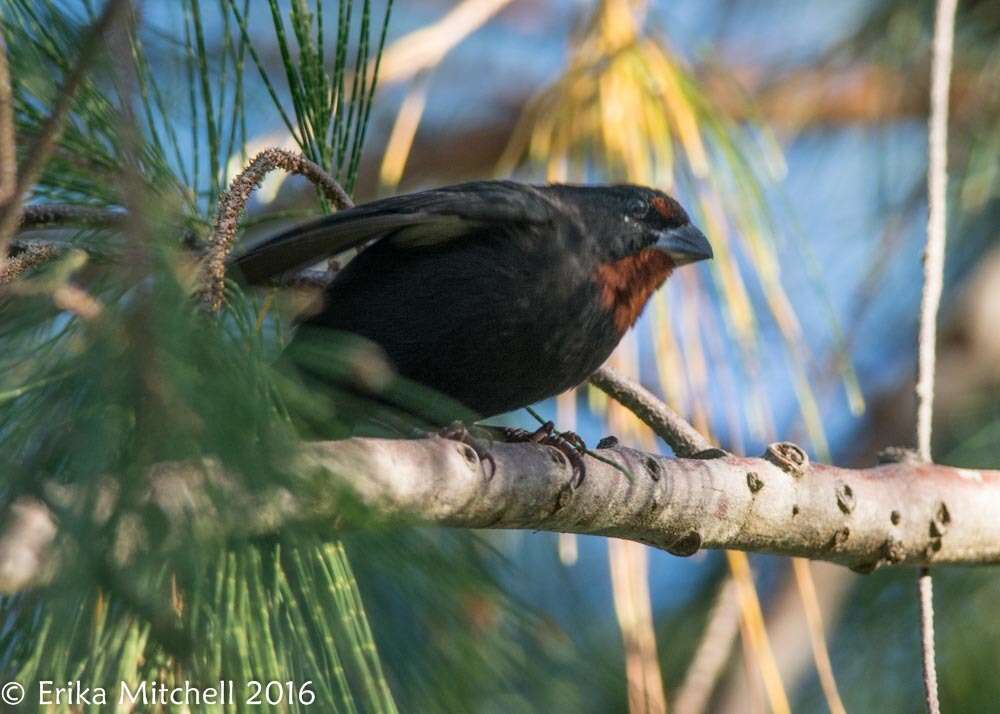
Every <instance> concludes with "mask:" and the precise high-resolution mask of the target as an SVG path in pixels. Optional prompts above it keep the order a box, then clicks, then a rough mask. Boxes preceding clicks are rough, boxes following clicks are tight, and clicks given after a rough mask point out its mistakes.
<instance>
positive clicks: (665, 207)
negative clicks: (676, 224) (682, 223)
mask: <svg viewBox="0 0 1000 714" xmlns="http://www.w3.org/2000/svg"><path fill="white" fill-rule="evenodd" d="M649 203H650V205H652V207H653V208H655V209H656V212H657V213H659V214H660V215H661V216H663V217H664V218H666V219H667V220H668V221H672V220H674V219H675V218H677V211H676V210H675V209H674V207H673V206H671V205H670V202H669V201H667V199H665V198H664V197H663V196H654V197H653V199H652V200H651V201H650V202H649Z"/></svg>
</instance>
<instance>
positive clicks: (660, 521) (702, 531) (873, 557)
mask: <svg viewBox="0 0 1000 714" xmlns="http://www.w3.org/2000/svg"><path fill="white" fill-rule="evenodd" d="M598 453H599V454H600V456H601V457H603V458H605V459H609V460H611V461H614V462H615V463H617V464H619V465H620V466H621V467H622V468H621V470H619V469H618V468H615V467H614V466H611V465H609V464H608V463H605V462H603V461H601V460H598V459H594V458H592V457H589V456H588V457H586V459H585V463H586V477H585V478H584V479H583V482H582V483H581V484H580V485H579V486H578V487H576V488H574V487H573V486H572V485H571V481H572V469H571V466H570V465H569V463H568V462H567V460H566V458H565V457H564V456H563V455H562V454H561V453H559V452H558V451H556V450H555V449H553V448H551V447H547V446H540V445H537V444H502V443H497V444H492V445H490V447H489V454H490V456H491V457H492V461H493V464H490V463H489V462H486V463H481V462H480V460H479V457H478V456H477V455H476V453H475V452H474V451H473V449H472V448H470V447H469V446H467V445H465V444H462V443H459V442H456V441H449V440H446V439H441V438H437V437H434V438H427V439H415V440H402V439H368V438H357V439H348V440H344V441H333V442H318V443H310V444H305V445H303V447H302V452H301V457H300V458H301V470H302V473H303V474H306V475H307V476H308V478H307V480H306V481H305V482H304V483H305V484H306V485H307V486H308V488H304V489H303V493H301V494H297V495H290V494H288V493H287V492H286V491H282V492H280V493H277V494H275V495H274V496H272V497H270V498H268V499H266V502H265V503H260V504H259V505H258V506H256V507H255V508H254V510H255V512H257V513H258V514H259V518H258V520H257V521H256V522H253V521H248V522H246V523H245V524H243V527H245V528H246V529H247V530H249V531H257V532H262V531H273V530H274V529H277V528H280V527H281V524H282V523H284V522H285V521H288V520H298V519H309V520H316V519H319V520H322V521H328V522H329V523H331V524H333V523H335V522H336V521H337V518H338V516H339V514H340V509H341V505H342V503H343V501H342V499H343V497H344V489H343V488H342V487H344V486H347V487H348V488H349V489H350V490H351V491H353V493H354V494H355V495H356V496H357V497H358V498H359V499H360V500H361V501H362V502H363V503H365V504H366V505H368V506H370V507H372V508H373V509H375V510H376V511H377V512H379V513H381V514H382V515H383V516H384V517H386V518H389V519H400V520H402V519H412V520H415V521H418V522H422V523H427V524H434V525H441V526H451V527H460V528H513V529H530V530H544V531H553V532H565V533H589V534H596V535H605V536H614V537H617V538H626V539H629V540H635V541H639V542H642V543H647V544H649V545H653V546H655V547H658V548H662V549H664V550H667V551H669V552H671V553H675V554H677V555H690V554H692V553H694V552H696V551H697V550H698V549H700V548H713V549H715V548H735V549H738V550H747V551H753V552H761V553H775V554H781V555H798V556H803V557H806V558H811V559H815V560H828V561H832V562H835V563H840V564H843V565H847V566H850V567H852V568H855V569H858V570H861V571H869V570H871V569H873V568H875V567H878V566H880V565H888V564H897V563H899V564H908V565H923V564H927V563H935V564H947V563H964V564H974V563H979V564H986V563H1000V471H986V470H976V471H972V470H966V469H956V468H951V467H947V466H939V465H934V464H919V463H894V464H886V465H882V466H877V467H873V468H870V469H841V468H836V467H833V466H826V465H820V464H810V463H809V462H808V460H807V459H805V458H804V455H803V454H802V453H801V451H800V450H798V448H797V447H795V446H794V445H791V444H776V445H772V446H771V447H770V448H769V449H768V453H767V455H766V456H765V457H762V458H743V457H737V456H732V455H729V454H726V453H725V452H722V451H719V450H712V451H709V452H705V453H706V454H707V455H709V456H714V458H694V459H675V458H666V457H662V456H658V455H654V454H646V453H643V452H639V451H634V450H631V449H626V448H618V447H615V448H609V449H601V450H599V452H598ZM158 471H159V473H158V474H154V475H152V476H151V477H150V481H151V492H150V496H149V498H150V499H151V500H153V501H154V502H156V503H158V504H159V505H160V506H161V507H162V508H163V509H164V511H166V512H167V513H168V514H169V513H174V514H179V513H181V512H183V514H184V522H185V528H193V529H197V528H199V522H201V523H214V522H218V521H219V520H220V519H219V514H217V513H214V512H213V511H214V509H215V508H217V499H208V498H205V497H204V494H201V495H200V496H199V494H198V491H199V490H200V489H201V486H200V485H199V484H204V479H205V478H212V479H213V480H214V481H215V484H214V485H215V488H216V489H218V488H219V487H220V484H222V488H224V489H236V488H237V486H236V485H235V484H236V483H238V481H237V480H236V479H235V478H227V477H225V476H223V475H221V474H220V473H219V471H220V470H219V469H218V468H217V467H210V468H203V467H202V468H194V467H193V466H185V465H184V464H173V465H170V466H168V467H164V468H162V469H159V470H158ZM626 471H627V472H628V473H630V474H631V476H629V475H627V474H626V473H625V472H626ZM306 492H308V494H309V495H308V496H306V495H305V493H306ZM238 495H239V494H236V493H235V492H234V500H233V501H231V502H232V503H236V502H237V501H236V500H235V498H236V497H237V496H238ZM23 505H24V504H20V506H19V507H23ZM39 507H40V506H39V505H38V504H37V503H34V504H32V506H31V522H32V524H33V525H32V528H31V529H25V528H24V526H23V523H21V521H23V518H22V519H18V518H14V517H11V515H10V514H11V513H12V512H8V517H7V518H5V519H4V527H3V530H2V532H0V591H6V592H10V591H13V590H18V589H23V588H24V587H27V586H29V585H30V584H32V583H33V582H35V580H36V579H37V578H38V577H41V575H40V574H41V573H42V572H43V571H45V570H46V567H45V564H46V560H47V559H48V558H49V557H50V555H51V554H50V555H43V553H44V551H45V548H44V546H45V543H42V542H40V540H39V537H41V538H42V540H46V539H47V540H48V541H51V540H52V535H53V534H54V532H55V531H54V529H47V528H44V527H42V528H40V527H39V523H38V522H37V521H38V519H37V517H36V516H37V509H38V508H39ZM19 524H20V525H19ZM332 528H333V526H332V525H331V529H332ZM29 535H30V537H28V536H29ZM22 548H28V549H29V550H28V551H27V554H26V553H25V551H24V550H23V549H22ZM15 566H16V567H15Z"/></svg>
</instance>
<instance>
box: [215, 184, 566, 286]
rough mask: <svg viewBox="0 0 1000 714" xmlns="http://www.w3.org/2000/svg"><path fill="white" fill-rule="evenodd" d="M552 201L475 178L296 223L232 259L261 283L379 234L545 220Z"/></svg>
mask: <svg viewBox="0 0 1000 714" xmlns="http://www.w3.org/2000/svg"><path fill="white" fill-rule="evenodd" d="M552 211H553V205H552V204H551V203H550V202H549V200H548V199H547V198H546V197H545V196H544V195H543V194H542V193H541V192H540V191H538V190H537V189H535V188H534V187H531V186H526V185H524V184H519V183H514V182H512V181H477V182H471V183H465V184H459V185H457V186H448V187H445V188H438V189H433V190H430V191H421V192H419V193H410V194H405V195H402V196H394V197H392V198H384V199H380V200H378V201H373V202H371V203H366V204H363V205H361V206H355V207H354V208H349V209H346V210H343V211H339V212H337V213H334V214H332V215H329V216H324V217H323V218H320V219H318V220H315V221H312V222H310V223H305V224H303V225H300V226H296V227H295V228H292V229H291V230H289V231H286V232H285V233H282V234H280V235H278V236H275V237H273V238H268V239H267V240H265V241H263V242H261V243H258V244H257V245H256V246H254V247H253V248H251V249H249V250H248V251H246V252H244V253H242V254H241V255H238V256H236V257H235V258H234V259H233V260H232V262H231V265H232V267H235V268H236V270H237V271H238V272H239V274H240V275H241V276H242V279H243V280H244V281H245V282H246V283H248V284H251V285H253V284H259V283H264V282H267V281H269V280H271V279H273V278H275V277H277V276H279V275H281V274H283V273H286V272H288V271H290V270H295V269H298V268H302V267H305V266H308V265H311V264H313V263H316V262H319V261H321V260H324V259H326V258H329V257H332V256H335V255H337V254H338V253H342V252H344V251H346V250H349V249H351V248H356V247H358V246H361V245H364V244H365V243H368V242H369V241H372V240H376V239H379V238H386V239H387V240H392V241H393V242H394V243H396V244H398V245H400V246H403V247H412V248H420V247H425V246H431V245H437V244H440V243H443V242H446V241H449V240H454V239H456V238H460V237H461V236H465V235H467V234H469V233H472V232H474V231H475V230H476V229H478V228H481V227H483V226H485V225H490V224H525V223H545V222H548V221H550V220H551V218H552Z"/></svg>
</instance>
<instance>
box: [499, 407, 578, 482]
mask: <svg viewBox="0 0 1000 714" xmlns="http://www.w3.org/2000/svg"><path fill="white" fill-rule="evenodd" d="M500 430H501V433H502V435H503V439H504V441H506V442H508V443H534V444H541V445H543V446H551V447H553V448H555V449H557V450H558V451H559V453H561V454H562V455H563V456H565V457H566V459H567V460H568V461H569V464H570V466H571V467H572V469H573V479H572V484H573V488H579V486H580V484H582V483H583V479H584V477H585V476H586V475H587V468H586V465H585V464H584V461H583V455H584V454H586V453H587V444H586V442H584V440H583V439H582V438H581V437H580V435H579V434H577V433H576V432H572V431H562V432H560V431H556V428H555V424H553V423H552V422H551V421H547V422H545V423H544V424H542V425H541V426H540V427H538V429H536V430H535V431H528V430H526V429H519V428H517V427H500Z"/></svg>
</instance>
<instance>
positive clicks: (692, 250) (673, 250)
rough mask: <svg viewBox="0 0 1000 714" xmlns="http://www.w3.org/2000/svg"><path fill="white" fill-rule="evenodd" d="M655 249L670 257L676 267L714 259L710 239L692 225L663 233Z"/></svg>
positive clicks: (657, 240)
mask: <svg viewBox="0 0 1000 714" xmlns="http://www.w3.org/2000/svg"><path fill="white" fill-rule="evenodd" d="M653 247H654V248H658V249H660V250H662V251H663V252H664V253H666V254H667V255H669V256H670V257H671V259H673V261H674V263H675V264H676V265H684V264H685V263H696V262H698V261H699V260H710V259H711V258H712V257H713V255H712V246H710V245H709V244H708V238H706V237H705V234H704V233H702V232H701V231H699V230H698V229H697V228H695V227H694V226H693V225H692V224H690V223H685V224H684V225H683V226H680V227H679V228H671V229H670V230H667V231H663V232H662V233H660V236H659V238H657V239H656V243H654V244H653Z"/></svg>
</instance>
